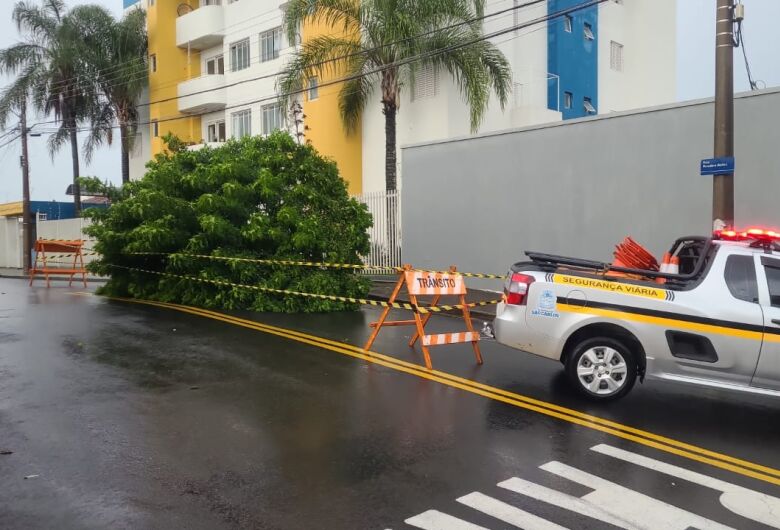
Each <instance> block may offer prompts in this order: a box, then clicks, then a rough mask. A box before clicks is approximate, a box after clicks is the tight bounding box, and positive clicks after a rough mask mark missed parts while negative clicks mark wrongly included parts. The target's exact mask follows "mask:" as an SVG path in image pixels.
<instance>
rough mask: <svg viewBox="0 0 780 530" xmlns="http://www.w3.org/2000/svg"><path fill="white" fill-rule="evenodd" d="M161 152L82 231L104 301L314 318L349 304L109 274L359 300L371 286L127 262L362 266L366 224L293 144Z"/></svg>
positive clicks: (333, 175)
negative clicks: (95, 256)
mask: <svg viewBox="0 0 780 530" xmlns="http://www.w3.org/2000/svg"><path fill="white" fill-rule="evenodd" d="M166 141H168V152H166V153H164V154H160V155H157V157H156V158H155V160H154V161H152V162H150V163H149V164H148V166H147V167H148V171H147V173H146V176H145V177H144V178H143V179H142V180H139V181H132V182H130V183H128V184H125V185H124V186H123V187H122V189H121V190H120V193H119V194H118V195H116V194H115V196H114V200H115V201H116V202H115V203H114V204H113V205H112V206H111V207H110V208H108V209H107V210H102V211H97V210H96V209H95V211H93V210H92V209H90V210H89V211H88V215H89V216H90V217H92V218H93V220H94V223H93V225H92V226H90V227H89V228H88V231H89V233H90V235H92V236H94V237H95V238H96V239H97V243H96V244H95V249H96V250H97V251H98V252H99V253H100V254H102V258H101V259H100V260H99V261H96V262H94V263H92V264H90V269H91V270H92V271H93V272H96V273H98V274H103V275H109V276H110V277H111V279H110V280H109V282H108V283H107V284H106V285H105V286H104V287H103V288H102V292H103V293H104V294H107V295H111V296H129V297H136V298H144V299H151V300H159V301H165V302H179V303H184V304H189V305H196V306H202V307H214V308H225V309H253V310H257V311H279V312H301V311H303V312H311V311H335V310H343V309H354V308H355V306H354V305H353V304H347V303H342V302H337V301H331V300H320V299H314V298H304V297H296V296H283V295H278V294H269V293H263V292H261V291H254V290H251V291H250V290H247V289H243V288H237V287H236V288H232V287H226V286H215V285H212V284H208V283H203V282H195V281H192V280H185V279H180V278H173V277H166V276H158V275H151V274H148V273H141V272H135V271H129V270H126V269H122V268H117V267H113V266H111V265H120V266H123V267H130V268H138V269H147V270H155V271H160V272H166V273H171V274H178V275H184V276H195V277H198V278H204V279H209V280H225V281H229V282H233V283H239V284H244V285H254V286H259V287H267V288H272V289H285V290H292V291H299V292H308V293H319V294H329V295H332V294H336V295H342V296H349V297H362V296H365V295H366V293H367V292H368V281H367V280H366V279H365V278H362V277H360V276H357V275H355V274H353V273H352V272H351V271H350V270H343V269H320V268H310V267H284V266H276V265H274V266H271V265H258V264H253V263H248V262H241V261H222V260H211V259H197V258H192V257H185V256H170V257H165V256H159V255H152V256H141V255H134V254H133V253H141V252H148V253H165V254H168V253H187V254H207V255H213V256H233V257H256V258H262V259H274V260H302V261H328V262H339V263H361V262H360V255H362V254H365V253H366V252H367V251H368V247H369V241H368V235H367V232H366V230H367V229H368V228H369V227H370V226H371V216H370V214H369V213H368V211H367V208H366V207H365V205H363V204H361V203H359V202H358V201H356V200H355V199H351V198H350V197H349V195H348V194H347V187H346V184H345V182H344V181H343V180H342V179H341V178H340V177H339V174H338V169H337V168H336V165H335V163H333V162H331V161H329V160H326V159H324V158H323V157H321V156H320V155H319V154H318V153H317V152H316V151H315V150H314V149H313V148H312V147H310V146H301V145H298V144H297V143H296V142H295V141H294V140H293V139H292V138H291V137H290V136H289V135H288V134H286V133H281V132H278V133H275V134H273V135H271V136H269V137H268V138H260V137H252V138H244V139H242V140H240V141H230V142H228V143H227V144H226V145H225V146H224V147H220V148H217V149H210V148H205V149H202V150H199V151H188V150H186V149H184V148H183V146H182V145H181V142H179V141H178V140H176V139H175V138H166Z"/></svg>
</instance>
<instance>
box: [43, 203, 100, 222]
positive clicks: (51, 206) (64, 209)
mask: <svg viewBox="0 0 780 530" xmlns="http://www.w3.org/2000/svg"><path fill="white" fill-rule="evenodd" d="M81 207H82V208H83V209H87V208H105V207H106V205H105V204H90V203H83V204H82V205H81ZM30 212H32V215H33V218H35V216H36V214H39V213H40V214H44V215H45V216H46V220H47V221H57V220H60V219H73V218H75V217H76V207H75V205H74V204H73V202H72V201H68V202H65V201H63V202H59V201H30Z"/></svg>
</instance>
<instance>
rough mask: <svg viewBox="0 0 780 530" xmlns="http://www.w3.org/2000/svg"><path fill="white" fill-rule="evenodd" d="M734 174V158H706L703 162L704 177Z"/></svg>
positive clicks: (702, 171)
mask: <svg viewBox="0 0 780 530" xmlns="http://www.w3.org/2000/svg"><path fill="white" fill-rule="evenodd" d="M732 173H734V157H733V156H724V157H722V158H705V159H704V160H702V161H701V174H702V175H730V174H732Z"/></svg>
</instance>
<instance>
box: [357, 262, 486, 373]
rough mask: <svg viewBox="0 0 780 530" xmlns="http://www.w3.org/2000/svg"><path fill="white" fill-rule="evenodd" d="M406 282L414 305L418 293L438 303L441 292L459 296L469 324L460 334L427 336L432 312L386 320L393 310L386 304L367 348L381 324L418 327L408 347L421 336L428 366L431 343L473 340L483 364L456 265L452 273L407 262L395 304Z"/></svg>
mask: <svg viewBox="0 0 780 530" xmlns="http://www.w3.org/2000/svg"><path fill="white" fill-rule="evenodd" d="M404 285H406V289H407V292H408V294H409V300H410V301H411V303H412V305H413V306H414V307H420V306H419V303H418V301H417V297H418V296H433V300H432V301H431V305H432V306H435V305H436V304H438V303H439V300H440V299H441V297H442V295H456V296H459V298H460V305H461V306H462V309H463V321H464V322H465V323H466V331H463V332H457V333H439V334H436V335H426V334H425V325H426V324H427V323H428V320H430V318H431V313H426V314H425V316H422V317H421V316H420V313H419V311H414V319H412V320H391V321H387V320H386V319H387V315H388V314H389V313H390V309H391V308H390V307H385V309H384V310H383V311H382V315H381V316H380V317H379V320H377V321H376V322H372V323H371V324H369V325H370V326H371V327H372V328H374V331H373V332H372V333H371V337H369V339H368V342H367V343H366V346H365V348H364V349H365V350H367V351H368V350H369V349H371V345H372V344H373V343H374V340H376V337H377V335H379V330H380V329H381V328H382V326H417V332H416V333H415V334H414V336H413V337H412V338H411V340H410V341H409V347H413V346H414V345H415V343H416V342H417V340H418V339H420V338H422V344H421V346H422V351H423V355H424V357H425V366H426V368H428V370H431V369H432V368H433V366H432V365H431V355H430V352H429V351H428V346H439V345H442V344H456V343H459V342H470V343H471V345H472V347H473V348H474V356H475V357H476V358H477V364H482V354H481V353H480V351H479V344H478V342H479V332H477V331H475V330H474V326H473V324H472V323H471V314H470V313H469V308H468V307H467V305H466V283H465V281H464V280H463V276H461V275H460V274H458V273H457V271H456V269H455V267H450V270H449V272H426V271H416V270H412V267H411V265H404V267H403V270H402V271H400V272H399V278H398V283H396V284H395V289H393V294H391V295H390V299H389V300H388V302H389V303H390V304H391V305H392V304H393V303H395V299H396V298H397V297H398V293H400V292H401V289H402V288H403V286H404Z"/></svg>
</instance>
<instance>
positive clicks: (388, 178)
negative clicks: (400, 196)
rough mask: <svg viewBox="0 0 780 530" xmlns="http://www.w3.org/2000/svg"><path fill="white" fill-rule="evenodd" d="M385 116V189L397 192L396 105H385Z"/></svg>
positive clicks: (386, 103) (387, 103)
mask: <svg viewBox="0 0 780 530" xmlns="http://www.w3.org/2000/svg"><path fill="white" fill-rule="evenodd" d="M383 112H384V114H385V189H386V190H387V191H395V189H396V184H397V182H396V172H397V170H398V168H397V167H396V153H395V151H396V148H395V147H396V146H395V115H396V108H395V105H394V104H392V103H389V102H385V103H384V111H383Z"/></svg>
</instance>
